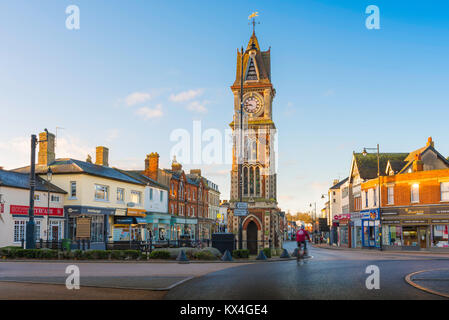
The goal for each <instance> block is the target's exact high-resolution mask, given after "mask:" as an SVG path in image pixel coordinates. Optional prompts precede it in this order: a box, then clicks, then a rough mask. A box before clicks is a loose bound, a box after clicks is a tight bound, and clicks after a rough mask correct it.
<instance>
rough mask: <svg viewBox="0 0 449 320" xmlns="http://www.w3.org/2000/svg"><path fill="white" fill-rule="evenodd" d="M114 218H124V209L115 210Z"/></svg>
mask: <svg viewBox="0 0 449 320" xmlns="http://www.w3.org/2000/svg"><path fill="white" fill-rule="evenodd" d="M115 215H116V216H126V209H115Z"/></svg>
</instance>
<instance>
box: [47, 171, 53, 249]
mask: <svg viewBox="0 0 449 320" xmlns="http://www.w3.org/2000/svg"><path fill="white" fill-rule="evenodd" d="M52 176H53V171H51V167H50V166H48V170H47V246H48V241H49V235H50V181H51V178H52Z"/></svg>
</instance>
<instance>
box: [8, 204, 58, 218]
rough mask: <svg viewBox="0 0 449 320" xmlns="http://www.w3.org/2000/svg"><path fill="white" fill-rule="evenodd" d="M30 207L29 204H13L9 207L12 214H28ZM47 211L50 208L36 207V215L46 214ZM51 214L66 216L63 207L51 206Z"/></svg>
mask: <svg viewBox="0 0 449 320" xmlns="http://www.w3.org/2000/svg"><path fill="white" fill-rule="evenodd" d="M29 208H30V207H29V206H15V205H11V206H10V207H9V212H10V213H11V214H18V215H28V209H29ZM47 212H48V208H43V207H34V215H35V216H46V215H47ZM50 216H53V217H62V216H64V210H63V209H62V208H50Z"/></svg>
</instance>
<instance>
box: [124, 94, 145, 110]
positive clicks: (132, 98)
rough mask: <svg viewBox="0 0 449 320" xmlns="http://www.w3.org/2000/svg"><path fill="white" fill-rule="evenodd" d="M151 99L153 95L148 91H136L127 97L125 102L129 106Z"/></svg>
mask: <svg viewBox="0 0 449 320" xmlns="http://www.w3.org/2000/svg"><path fill="white" fill-rule="evenodd" d="M150 99H151V95H150V94H149V93H146V92H134V93H131V94H130V95H128V96H127V97H126V98H125V103H126V105H127V106H128V107H131V106H134V105H136V104H139V103H144V102H146V101H148V100H150Z"/></svg>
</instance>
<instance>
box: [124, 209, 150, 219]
mask: <svg viewBox="0 0 449 320" xmlns="http://www.w3.org/2000/svg"><path fill="white" fill-rule="evenodd" d="M146 215H147V214H146V211H145V209H131V208H128V213H127V216H131V217H143V218H144V217H145V216H146Z"/></svg>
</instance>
